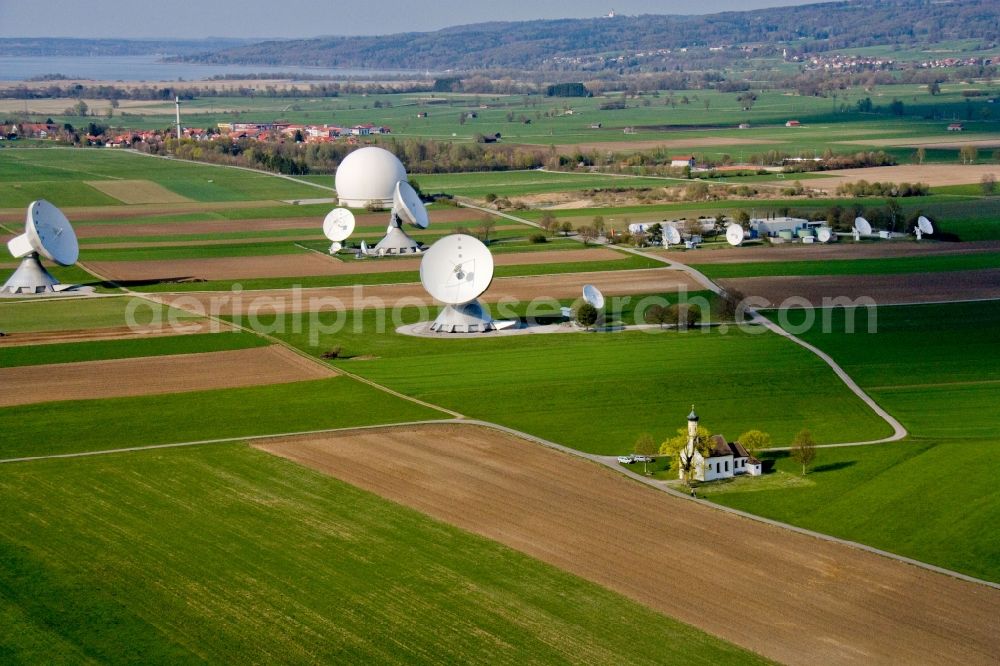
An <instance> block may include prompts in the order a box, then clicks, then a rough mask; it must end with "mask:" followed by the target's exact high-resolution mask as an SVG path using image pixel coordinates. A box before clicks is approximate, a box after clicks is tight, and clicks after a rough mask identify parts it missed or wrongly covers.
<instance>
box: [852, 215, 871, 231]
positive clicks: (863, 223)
mask: <svg viewBox="0 0 1000 666" xmlns="http://www.w3.org/2000/svg"><path fill="white" fill-rule="evenodd" d="M854 228H855V230H857V232H858V233H859V234H861V235H862V236H871V235H872V225H871V224H870V223H869V222H868V220H866V219H865V218H863V217H856V218H854Z"/></svg>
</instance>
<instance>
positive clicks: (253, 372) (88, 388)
mask: <svg viewBox="0 0 1000 666" xmlns="http://www.w3.org/2000/svg"><path fill="white" fill-rule="evenodd" d="M335 374H336V373H335V372H334V371H333V370H332V369H330V368H324V367H323V366H321V365H320V364H318V363H315V362H313V361H310V360H308V359H305V358H303V357H301V356H299V355H298V354H296V353H295V352H292V351H289V350H288V349H286V348H285V347H282V346H280V345H272V346H270V347H258V348H255V349H240V350H236V351H221V352H208V353H204V354H176V355H173V356H148V357H144V358H123V359H115V360H110V361H88V362H84V363H59V364H55V365H33V366H26V367H15V368H0V386H3V387H4V389H5V390H4V391H3V392H2V393H0V406H2V407H7V406H10V405H25V404H29V403H35V402H49V401H54V400H86V399H90V398H118V397H124V396H132V395H153V394H158V393H184V392H187V391H201V390H205V389H219V388H235V387H238V386H258V385H262V384H288V383H291V382H300V381H306V380H309V379H322V378H324V377H331V376H333V375H335Z"/></svg>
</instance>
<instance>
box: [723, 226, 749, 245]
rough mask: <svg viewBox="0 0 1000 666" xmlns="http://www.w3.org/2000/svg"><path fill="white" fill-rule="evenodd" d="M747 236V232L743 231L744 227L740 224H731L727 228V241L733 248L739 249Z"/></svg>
mask: <svg viewBox="0 0 1000 666" xmlns="http://www.w3.org/2000/svg"><path fill="white" fill-rule="evenodd" d="M745 236H746V232H745V231H743V227H741V226H740V225H738V224H730V225H729V227H727V228H726V241H727V242H728V243H729V244H730V245H732V246H733V247H739V246H740V245H742V244H743V238H744V237H745Z"/></svg>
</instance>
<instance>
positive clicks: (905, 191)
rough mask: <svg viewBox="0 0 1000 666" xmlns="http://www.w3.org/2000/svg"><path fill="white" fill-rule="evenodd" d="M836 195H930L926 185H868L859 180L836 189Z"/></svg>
mask: <svg viewBox="0 0 1000 666" xmlns="http://www.w3.org/2000/svg"><path fill="white" fill-rule="evenodd" d="M837 194H838V195H842V196H851V197H922V196H926V195H927V194H930V186H929V185H928V184H927V183H888V182H886V183H869V182H868V181H867V180H859V181H857V182H856V183H844V184H843V185H840V186H838V187H837Z"/></svg>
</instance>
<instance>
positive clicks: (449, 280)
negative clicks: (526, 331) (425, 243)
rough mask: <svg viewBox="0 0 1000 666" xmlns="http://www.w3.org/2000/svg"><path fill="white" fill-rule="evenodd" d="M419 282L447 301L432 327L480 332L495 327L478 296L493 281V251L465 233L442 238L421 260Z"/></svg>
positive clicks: (442, 300)
mask: <svg viewBox="0 0 1000 666" xmlns="http://www.w3.org/2000/svg"><path fill="white" fill-rule="evenodd" d="M420 282H421V284H423V286H424V289H426V290H427V293H428V294H430V295H431V296H433V297H434V298H435V299H437V300H438V301H441V302H442V303H445V304H446V306H445V308H444V309H443V310H442V311H441V313H440V314H439V315H438V317H437V319H436V320H435V321H434V323H433V324H432V325H431V330H432V331H439V332H444V333H477V332H485V331H490V330H493V329H494V328H495V326H494V324H493V318H492V317H491V316H490V314H489V312H488V311H487V310H486V309H485V308H484V307H483V306H482V304H480V303H479V301H478V300H476V299H478V298H479V296H480V295H481V294H482V293H483V292H484V291H486V290H487V289H488V288H489V286H490V283H491V282H493V255H492V254H490V251H489V249H488V248H487V247H486V246H485V245H483V244H482V243H481V242H479V240H477V239H475V238H473V237H472V236H468V235H466V234H452V235H450V236H445V237H444V238H442V239H440V240H439V241H437V242H436V243H434V245H432V246H431V248H430V249H429V250H427V251H426V252H425V253H424V256H423V259H421V260H420Z"/></svg>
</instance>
